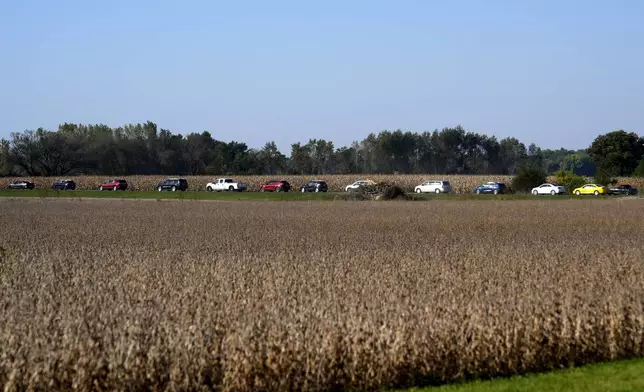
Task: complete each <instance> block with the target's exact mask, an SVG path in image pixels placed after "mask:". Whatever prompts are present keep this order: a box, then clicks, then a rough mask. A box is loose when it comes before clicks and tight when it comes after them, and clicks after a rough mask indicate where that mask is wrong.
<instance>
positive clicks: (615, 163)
mask: <svg viewBox="0 0 644 392" xmlns="http://www.w3.org/2000/svg"><path fill="white" fill-rule="evenodd" d="M643 153H644V143H643V141H642V139H640V137H639V136H638V135H637V134H635V133H633V132H631V133H627V132H626V131H623V130H619V131H614V132H610V133H607V134H605V135H600V136H598V137H597V138H595V140H594V141H593V143H592V144H591V146H590V147H589V148H588V154H589V155H590V158H591V159H592V161H593V162H594V163H596V164H597V166H598V167H600V168H601V169H602V170H604V171H605V172H606V173H607V174H608V175H610V176H629V175H631V174H632V173H633V171H634V170H635V167H636V166H637V163H638V162H639V160H640V159H642V154H643Z"/></svg>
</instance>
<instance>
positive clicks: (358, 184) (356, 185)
mask: <svg viewBox="0 0 644 392" xmlns="http://www.w3.org/2000/svg"><path fill="white" fill-rule="evenodd" d="M370 184H371V181H367V180H358V181H356V182H354V183H353V184H349V185H347V186H346V187H344V191H345V192H351V191H352V190H354V189H358V188H360V187H361V186H367V185H370Z"/></svg>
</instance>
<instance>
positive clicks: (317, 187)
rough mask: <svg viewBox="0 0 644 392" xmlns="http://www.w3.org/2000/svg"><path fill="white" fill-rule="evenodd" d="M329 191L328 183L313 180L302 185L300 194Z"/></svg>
mask: <svg viewBox="0 0 644 392" xmlns="http://www.w3.org/2000/svg"><path fill="white" fill-rule="evenodd" d="M328 190H329V186H328V185H327V184H326V181H320V180H312V181H309V182H307V183H306V184H304V185H302V187H301V188H300V192H326V191H328Z"/></svg>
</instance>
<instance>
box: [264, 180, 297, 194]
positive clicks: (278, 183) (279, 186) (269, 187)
mask: <svg viewBox="0 0 644 392" xmlns="http://www.w3.org/2000/svg"><path fill="white" fill-rule="evenodd" d="M290 190H291V184H289V182H288V181H285V180H270V181H267V182H266V183H265V184H262V186H261V187H260V188H259V191H260V192H289V191H290Z"/></svg>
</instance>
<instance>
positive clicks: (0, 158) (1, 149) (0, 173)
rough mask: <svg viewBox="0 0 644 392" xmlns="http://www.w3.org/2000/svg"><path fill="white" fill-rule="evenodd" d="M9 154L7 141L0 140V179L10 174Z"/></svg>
mask: <svg viewBox="0 0 644 392" xmlns="http://www.w3.org/2000/svg"><path fill="white" fill-rule="evenodd" d="M9 154H10V150H9V141H7V140H5V139H2V140H0V177H4V176H8V175H10V174H11V163H10V162H11V160H10V156H9Z"/></svg>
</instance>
